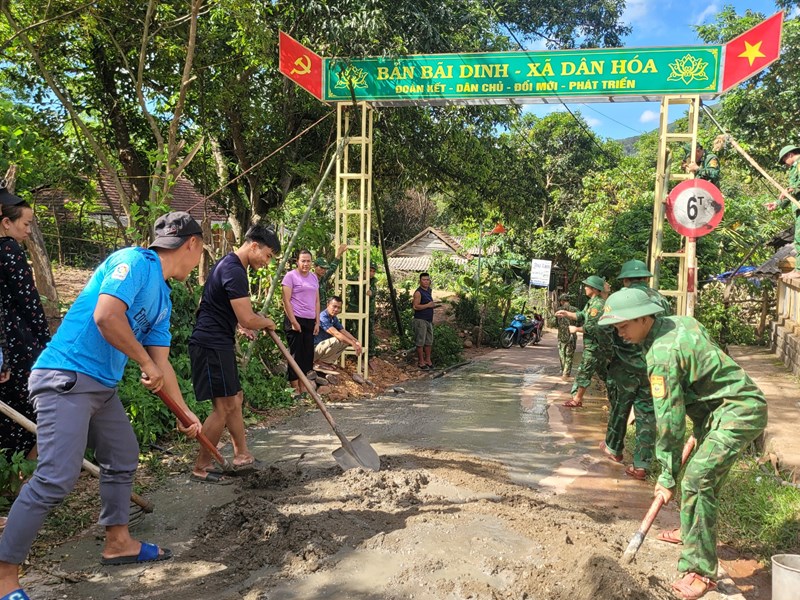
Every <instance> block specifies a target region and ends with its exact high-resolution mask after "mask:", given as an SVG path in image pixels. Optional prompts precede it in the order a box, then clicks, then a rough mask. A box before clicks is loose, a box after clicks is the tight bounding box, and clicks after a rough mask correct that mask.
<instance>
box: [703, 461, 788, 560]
mask: <svg viewBox="0 0 800 600" xmlns="http://www.w3.org/2000/svg"><path fill="white" fill-rule="evenodd" d="M717 523H718V524H719V538H720V540H721V541H723V542H724V543H726V544H730V545H732V546H733V547H734V548H736V549H737V550H738V551H740V552H743V553H747V554H750V553H754V554H756V556H758V557H759V558H760V559H761V560H763V561H764V562H767V561H769V558H770V557H771V556H773V555H775V554H784V553H786V554H797V553H799V552H800V490H798V489H797V488H794V487H791V486H783V485H781V483H780V481H778V480H777V479H775V478H774V477H772V476H771V475H769V474H766V473H764V472H763V471H762V470H760V469H759V467H758V464H757V462H756V461H755V460H754V459H753V458H747V457H745V458H742V459H740V460H739V461H738V462H737V463H736V464H735V465H734V467H733V469H731V473H730V475H729V477H728V479H727V481H726V482H725V485H723V487H722V491H721V493H720V499H719V518H718V520H717Z"/></svg>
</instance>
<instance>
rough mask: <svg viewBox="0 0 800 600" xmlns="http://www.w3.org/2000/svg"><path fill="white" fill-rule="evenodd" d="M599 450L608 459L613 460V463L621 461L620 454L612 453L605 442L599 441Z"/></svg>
mask: <svg viewBox="0 0 800 600" xmlns="http://www.w3.org/2000/svg"><path fill="white" fill-rule="evenodd" d="M600 450H601V451H602V452H603V455H604V456H605V457H606V458H608V459H609V460H613V461H614V462H615V463H621V462H622V454H614V453H613V452H611V450H610V449H609V448H608V446H606V443H605V442H600Z"/></svg>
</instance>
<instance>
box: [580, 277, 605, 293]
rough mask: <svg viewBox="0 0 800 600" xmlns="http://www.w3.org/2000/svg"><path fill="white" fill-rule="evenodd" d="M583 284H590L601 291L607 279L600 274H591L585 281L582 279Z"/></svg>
mask: <svg viewBox="0 0 800 600" xmlns="http://www.w3.org/2000/svg"><path fill="white" fill-rule="evenodd" d="M581 283H582V284H583V285H588V286H589V287H590V288H594V289H596V290H600V291H601V292H602V291H603V290H604V289H605V287H606V280H605V279H603V278H602V277H600V276H599V275H590V276H589V277H587V278H586V279H584V280H583V281H581Z"/></svg>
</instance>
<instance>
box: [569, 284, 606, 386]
mask: <svg viewBox="0 0 800 600" xmlns="http://www.w3.org/2000/svg"><path fill="white" fill-rule="evenodd" d="M604 304H605V300H603V298H602V296H595V297H593V298H592V299H591V300H589V302H588V304H587V305H586V306H584V307H583V310H581V311H578V312H577V313H575V314H576V315H577V317H578V319H577V322H578V326H579V327H583V357H582V358H581V365H580V367H578V374H577V375H576V376H575V383H573V384H572V395H573V396H574V395H575V393H576V392H577V391H578V388H579V387H582V388H586V387H589V384H590V383H591V382H592V374H594V373H597V375H598V377H600V379H601V380H603V381H605V380H606V377H607V375H608V358H609V356H610V346H611V334H610V332H609V331H608V329H606V328H605V327H600V326H599V325H598V324H597V321H598V320H599V319H600V317H601V316H602V315H603V305H604Z"/></svg>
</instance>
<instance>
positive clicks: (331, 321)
mask: <svg viewBox="0 0 800 600" xmlns="http://www.w3.org/2000/svg"><path fill="white" fill-rule="evenodd" d="M331 327H335V328H336V329H338V330H339V331H341V330H342V322H341V321H340V320H339V317H332V316H330V315H329V314H328V309H327V308H326V309H325V310H323V311H322V312H321V313H319V333H318V334H317V335H315V336H314V345H315V346H316V345H317V344H319V343H320V342H324V341H325V340H327V339H330V338H332V337H333V336H332V335H331V334H330V333H328V329H330V328H331Z"/></svg>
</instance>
